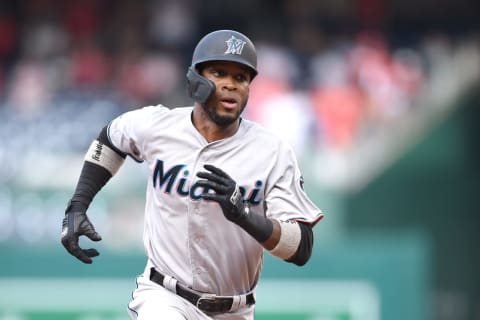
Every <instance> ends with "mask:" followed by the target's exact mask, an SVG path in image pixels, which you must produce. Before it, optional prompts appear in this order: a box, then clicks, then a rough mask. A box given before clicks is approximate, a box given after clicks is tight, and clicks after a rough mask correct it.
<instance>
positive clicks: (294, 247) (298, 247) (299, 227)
mask: <svg viewBox="0 0 480 320" xmlns="http://www.w3.org/2000/svg"><path fill="white" fill-rule="evenodd" d="M279 222H280V230H281V233H280V240H279V241H278V243H277V245H276V246H275V248H273V249H272V250H270V251H269V252H270V253H271V254H272V255H274V256H276V257H278V258H280V259H283V260H285V261H287V262H292V263H294V264H296V265H299V266H302V265H304V264H305V263H307V261H308V259H309V258H310V256H311V254H312V247H313V232H312V228H311V227H310V226H309V225H307V224H304V223H298V222H296V221H279Z"/></svg>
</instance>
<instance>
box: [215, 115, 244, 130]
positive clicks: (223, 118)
mask: <svg viewBox="0 0 480 320" xmlns="http://www.w3.org/2000/svg"><path fill="white" fill-rule="evenodd" d="M238 117H239V114H238V113H235V114H225V113H216V114H215V115H214V116H213V117H212V120H213V121H214V122H215V123H216V124H217V125H218V126H220V127H227V126H229V125H231V124H232V123H234V122H235V121H237V119H238Z"/></svg>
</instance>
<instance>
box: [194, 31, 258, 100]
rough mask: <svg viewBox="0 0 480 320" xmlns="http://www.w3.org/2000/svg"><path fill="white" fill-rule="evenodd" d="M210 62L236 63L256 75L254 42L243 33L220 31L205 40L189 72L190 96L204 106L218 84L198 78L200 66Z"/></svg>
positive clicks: (195, 54)
mask: <svg viewBox="0 0 480 320" xmlns="http://www.w3.org/2000/svg"><path fill="white" fill-rule="evenodd" d="M208 61H233V62H237V63H240V64H242V65H244V66H246V67H247V68H248V69H249V70H250V73H251V75H252V79H253V78H254V77H255V76H256V75H257V53H256V51H255V46H254V45H253V43H252V41H250V39H248V38H247V37H246V36H245V35H243V34H241V33H240V32H237V31H233V30H218V31H214V32H211V33H209V34H207V35H206V36H204V37H203V38H202V39H201V40H200V41H199V42H198V44H197V46H196V47H195V50H194V51H193V57H192V64H191V65H190V67H189V68H188V72H187V91H188V94H189V96H190V97H191V98H192V99H194V100H195V101H198V102H200V103H205V102H206V101H207V100H208V98H209V97H210V95H211V94H212V93H213V92H214V91H215V84H214V83H213V82H212V81H210V80H208V79H207V78H205V77H203V76H202V75H200V74H199V70H198V66H199V64H201V63H204V62H208Z"/></svg>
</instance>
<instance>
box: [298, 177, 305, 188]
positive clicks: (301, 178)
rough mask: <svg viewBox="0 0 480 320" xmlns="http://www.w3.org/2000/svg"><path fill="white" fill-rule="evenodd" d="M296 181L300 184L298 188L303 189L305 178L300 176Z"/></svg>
mask: <svg viewBox="0 0 480 320" xmlns="http://www.w3.org/2000/svg"><path fill="white" fill-rule="evenodd" d="M298 183H299V184H300V188H302V190H305V179H303V177H300V180H299V181H298Z"/></svg>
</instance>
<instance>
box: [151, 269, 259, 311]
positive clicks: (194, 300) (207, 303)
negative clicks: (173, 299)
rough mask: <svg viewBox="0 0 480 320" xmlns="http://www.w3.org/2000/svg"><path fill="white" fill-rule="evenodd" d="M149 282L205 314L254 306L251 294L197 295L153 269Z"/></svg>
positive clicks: (253, 298)
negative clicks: (175, 295)
mask: <svg viewBox="0 0 480 320" xmlns="http://www.w3.org/2000/svg"><path fill="white" fill-rule="evenodd" d="M150 280H151V281H153V282H155V283H157V284H159V285H161V286H162V287H164V288H166V289H168V290H170V291H172V292H173V293H175V294H177V295H178V296H180V297H182V298H184V299H185V300H187V301H189V302H190V303H191V304H193V305H194V306H196V307H197V308H198V309H200V310H202V311H204V312H207V313H225V312H229V311H235V310H237V309H239V308H241V307H243V306H250V305H252V304H255V297H254V296H253V293H249V294H246V295H238V296H217V295H214V294H202V293H198V292H196V291H194V290H192V289H190V288H188V287H186V286H184V285H182V284H180V283H178V282H177V280H176V279H174V278H172V277H169V276H164V275H163V274H161V273H159V272H158V271H157V270H155V268H151V269H150Z"/></svg>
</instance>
